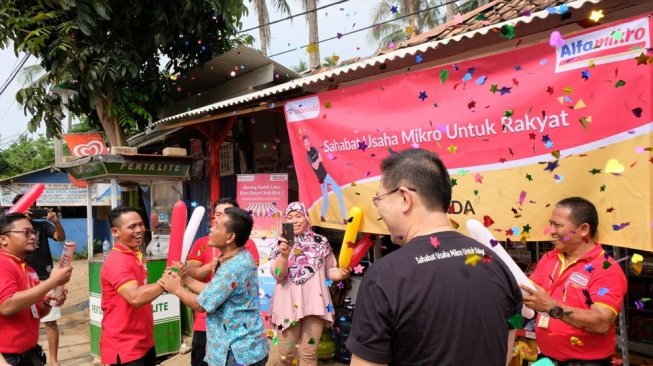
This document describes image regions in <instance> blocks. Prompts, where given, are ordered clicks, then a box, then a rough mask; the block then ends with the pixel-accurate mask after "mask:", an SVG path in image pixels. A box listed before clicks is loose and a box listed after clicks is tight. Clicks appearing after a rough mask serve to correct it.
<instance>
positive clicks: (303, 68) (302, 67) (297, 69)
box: [292, 60, 308, 74]
mask: <svg viewBox="0 0 653 366" xmlns="http://www.w3.org/2000/svg"><path fill="white" fill-rule="evenodd" d="M292 69H293V70H295V72H296V73H298V74H299V73H302V72H304V71H306V70H308V65H307V64H306V61H304V60H299V63H298V64H297V66H293V68H292Z"/></svg>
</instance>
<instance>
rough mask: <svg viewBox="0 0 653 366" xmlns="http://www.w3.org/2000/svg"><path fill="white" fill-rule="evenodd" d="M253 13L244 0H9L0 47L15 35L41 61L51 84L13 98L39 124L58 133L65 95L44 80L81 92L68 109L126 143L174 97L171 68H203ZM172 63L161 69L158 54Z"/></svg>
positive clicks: (17, 45)
mask: <svg viewBox="0 0 653 366" xmlns="http://www.w3.org/2000/svg"><path fill="white" fill-rule="evenodd" d="M246 11H247V9H246V7H245V6H244V5H243V3H242V1H239V0H207V1H194V0H167V1H159V0H141V1H133V0H130V1H127V0H28V1H19V0H3V1H2V2H0V47H2V48H5V47H7V46H8V45H9V44H10V42H13V47H14V50H15V52H16V53H18V52H21V51H24V52H28V53H30V54H32V55H34V56H37V57H38V58H39V59H40V60H41V66H43V68H44V69H45V70H46V71H47V82H44V83H41V84H38V85H33V86H28V87H25V88H23V89H21V90H20V91H19V92H18V93H17V95H16V99H17V100H18V102H19V103H21V104H23V106H24V110H25V112H26V114H27V113H30V114H31V115H32V119H31V122H30V124H29V128H30V131H34V130H35V129H36V127H38V126H39V125H40V123H41V121H43V122H44V123H45V125H46V135H47V136H49V137H50V136H56V135H59V134H60V133H61V130H62V128H61V121H62V119H63V117H64V115H63V112H62V108H63V106H62V98H61V97H60V96H59V95H57V94H55V93H53V92H52V91H51V90H49V89H48V88H47V87H45V85H55V86H59V87H63V88H68V89H71V90H73V91H75V92H77V93H78V95H77V96H76V97H75V98H73V99H71V100H70V101H68V103H67V104H66V106H67V107H68V109H69V110H71V111H72V113H73V114H75V115H88V116H89V117H90V118H91V119H92V120H93V122H94V123H95V122H97V123H99V124H100V125H101V126H102V128H103V130H104V132H105V133H106V136H107V139H108V140H109V143H110V144H111V145H112V146H118V145H125V142H126V138H125V132H127V134H131V133H134V132H136V131H138V130H139V129H141V128H143V127H144V126H145V125H147V123H149V122H151V121H152V120H154V118H156V116H157V115H156V113H157V112H156V111H157V110H158V108H160V107H161V106H163V105H165V104H166V103H167V102H169V101H170V96H171V93H172V87H171V83H172V80H171V75H172V74H175V73H183V72H185V71H186V70H189V69H191V68H194V67H197V66H199V65H202V64H203V63H205V62H206V61H208V60H210V59H211V58H212V57H214V56H215V55H218V54H221V53H223V52H225V51H226V50H229V49H230V48H232V47H233V46H234V45H236V44H241V43H251V41H252V39H251V37H250V36H237V34H236V33H237V29H238V28H240V26H241V23H240V18H241V16H242V15H243V14H245V13H246ZM163 57H167V58H168V59H169V61H168V63H167V64H166V65H165V69H164V70H161V66H160V63H161V59H162V58H163Z"/></svg>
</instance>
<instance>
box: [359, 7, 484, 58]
mask: <svg viewBox="0 0 653 366" xmlns="http://www.w3.org/2000/svg"><path fill="white" fill-rule="evenodd" d="M489 1H490V0H464V1H451V0H383V1H381V2H380V3H378V5H377V6H376V8H375V9H374V10H373V12H372V22H373V23H374V24H379V23H381V22H384V21H387V20H388V18H389V16H394V17H396V18H399V17H401V19H397V20H396V21H394V22H389V23H385V24H379V25H377V26H376V27H374V28H372V31H371V32H370V33H369V34H368V39H369V40H370V41H371V42H374V43H376V42H378V43H379V48H385V47H387V45H388V44H389V43H391V42H400V41H403V40H406V39H408V38H410V37H412V36H415V35H418V34H420V33H422V32H423V31H426V30H428V29H431V28H435V27H436V26H438V25H439V24H442V23H444V22H446V21H448V20H451V19H453V17H454V15H455V14H456V13H457V12H461V13H467V12H470V11H472V10H474V9H476V8H477V7H480V6H482V5H485V4H487V3H489ZM459 3H460V4H459ZM393 7H396V9H397V11H398V13H397V14H392V9H393ZM443 8H444V9H443ZM427 9H429V10H427ZM442 9H443V10H445V11H444V12H442V11H441V10H442ZM414 13H416V14H414ZM409 14H412V15H409ZM407 30H410V32H407Z"/></svg>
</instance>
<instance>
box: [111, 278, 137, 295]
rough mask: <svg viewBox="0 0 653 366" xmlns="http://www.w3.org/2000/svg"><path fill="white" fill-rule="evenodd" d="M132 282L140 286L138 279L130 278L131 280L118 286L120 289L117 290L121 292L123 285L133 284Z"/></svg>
mask: <svg viewBox="0 0 653 366" xmlns="http://www.w3.org/2000/svg"><path fill="white" fill-rule="evenodd" d="M132 282H134V283H136V286H138V281H136V280H129V281H127V282H125V283H123V284H122V285H120V286H118V289H117V290H116V291H118V292H120V290H122V288H123V287H125V286H127V285H129V284H131V283H132Z"/></svg>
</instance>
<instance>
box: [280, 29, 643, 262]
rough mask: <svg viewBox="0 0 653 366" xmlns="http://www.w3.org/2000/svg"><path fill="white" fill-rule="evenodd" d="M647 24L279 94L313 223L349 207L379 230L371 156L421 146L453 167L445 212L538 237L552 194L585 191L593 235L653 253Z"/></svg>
mask: <svg viewBox="0 0 653 366" xmlns="http://www.w3.org/2000/svg"><path fill="white" fill-rule="evenodd" d="M650 28H651V20H650V19H648V18H640V19H634V20H630V21H626V22H622V23H618V24H610V25H607V26H602V27H596V28H592V29H591V31H588V32H584V33H579V34H573V35H563V37H564V40H562V41H561V42H559V44H558V45H557V46H556V47H552V46H550V45H549V44H548V42H547V43H542V44H538V45H534V46H529V47H524V48H518V49H515V50H513V51H508V52H503V53H501V54H497V55H493V56H489V57H484V58H479V59H475V60H468V61H464V62H460V63H457V64H451V65H444V66H439V67H434V68H430V69H424V70H420V71H414V72H412V71H410V70H407V71H406V73H404V74H401V75H397V76H393V77H388V78H384V79H379V80H375V81H370V82H366V83H363V84H359V85H355V86H351V87H346V88H342V89H338V90H333V91H329V92H325V93H320V94H317V95H312V96H308V97H305V98H301V99H296V100H292V101H289V102H288V103H286V105H285V108H284V109H285V115H286V121H287V125H288V130H289V135H290V141H291V146H292V152H293V158H294V162H295V167H296V171H297V176H298V180H299V186H300V197H301V200H302V201H303V202H304V203H305V204H306V205H307V206H310V207H311V218H312V220H313V222H314V223H316V224H318V225H323V226H327V227H338V228H343V227H344V226H343V224H342V222H343V219H346V212H348V211H349V209H350V208H351V207H352V206H359V207H361V208H362V209H363V211H364V212H365V217H364V220H363V228H362V230H363V231H366V232H381V233H382V232H385V231H386V229H385V227H384V226H383V223H382V222H380V221H378V216H377V213H376V210H375V209H374V206H372V204H371V197H372V196H373V195H374V194H375V193H376V190H377V187H378V180H379V174H380V173H379V163H380V161H381V160H382V159H383V158H385V157H386V156H388V154H389V153H392V152H393V151H399V150H403V149H407V148H417V147H421V148H425V149H429V150H432V151H435V152H437V153H438V154H439V155H440V157H441V158H442V159H443V161H444V162H445V164H446V165H447V167H448V168H449V169H450V174H451V177H452V183H453V185H454V202H453V204H452V207H451V213H453V215H452V218H453V219H454V221H456V220H464V219H466V218H468V217H469V218H471V217H474V218H478V219H480V220H481V221H483V219H484V217H485V216H487V217H488V218H490V220H486V222H490V221H492V223H496V224H494V226H492V227H491V229H494V230H495V231H496V232H498V233H499V232H500V233H501V235H497V236H498V237H500V238H502V239H503V237H504V236H505V237H510V238H511V239H513V240H519V239H521V240H546V239H547V238H548V235H546V234H545V233H544V231H543V228H544V226H545V225H546V223H547V221H548V217H549V215H550V205H551V203H552V202H553V203H555V201H556V200H557V199H559V198H562V197H565V196H569V195H582V196H585V197H587V198H589V199H591V200H592V201H593V202H594V203H595V204H597V206H599V210H600V211H602V217H601V218H602V223H605V225H604V227H605V228H607V230H606V229H605V228H604V229H603V231H602V232H601V234H602V236H601V239H602V240H608V241H607V242H608V243H612V244H618V245H622V246H630V247H640V248H648V249H649V250H651V249H653V248H652V247H651V226H652V225H653V222H652V221H651V216H652V215H651V204H650V203H651V198H652V197H651V194H650V192H651V163H652V162H653V159H651V145H652V144H651V126H652V125H651V121H652V119H653V118H652V113H651V107H652V103H651V95H652V89H653V80H652V73H653V71H652V70H653V67H651V63H652V62H653V58H651V56H648V55H649V54H650V52H648V51H647V49H650V47H651V34H650ZM444 47H446V46H444ZM647 52H648V53H647ZM406 57H415V63H416V65H417V64H419V63H420V62H422V61H423V62H427V61H428V60H422V61H420V59H421V55H416V56H406ZM649 159H651V160H650V161H649ZM615 169H616V170H615ZM524 197H525V198H524ZM642 205H643V206H642ZM635 223H637V224H638V225H635ZM610 225H612V228H613V230H610ZM524 227H525V228H526V229H525V230H524V229H522V228H524ZM517 228H518V229H519V230H517ZM531 228H535V229H533V230H531ZM615 228H616V229H615ZM513 229H514V230H513Z"/></svg>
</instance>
